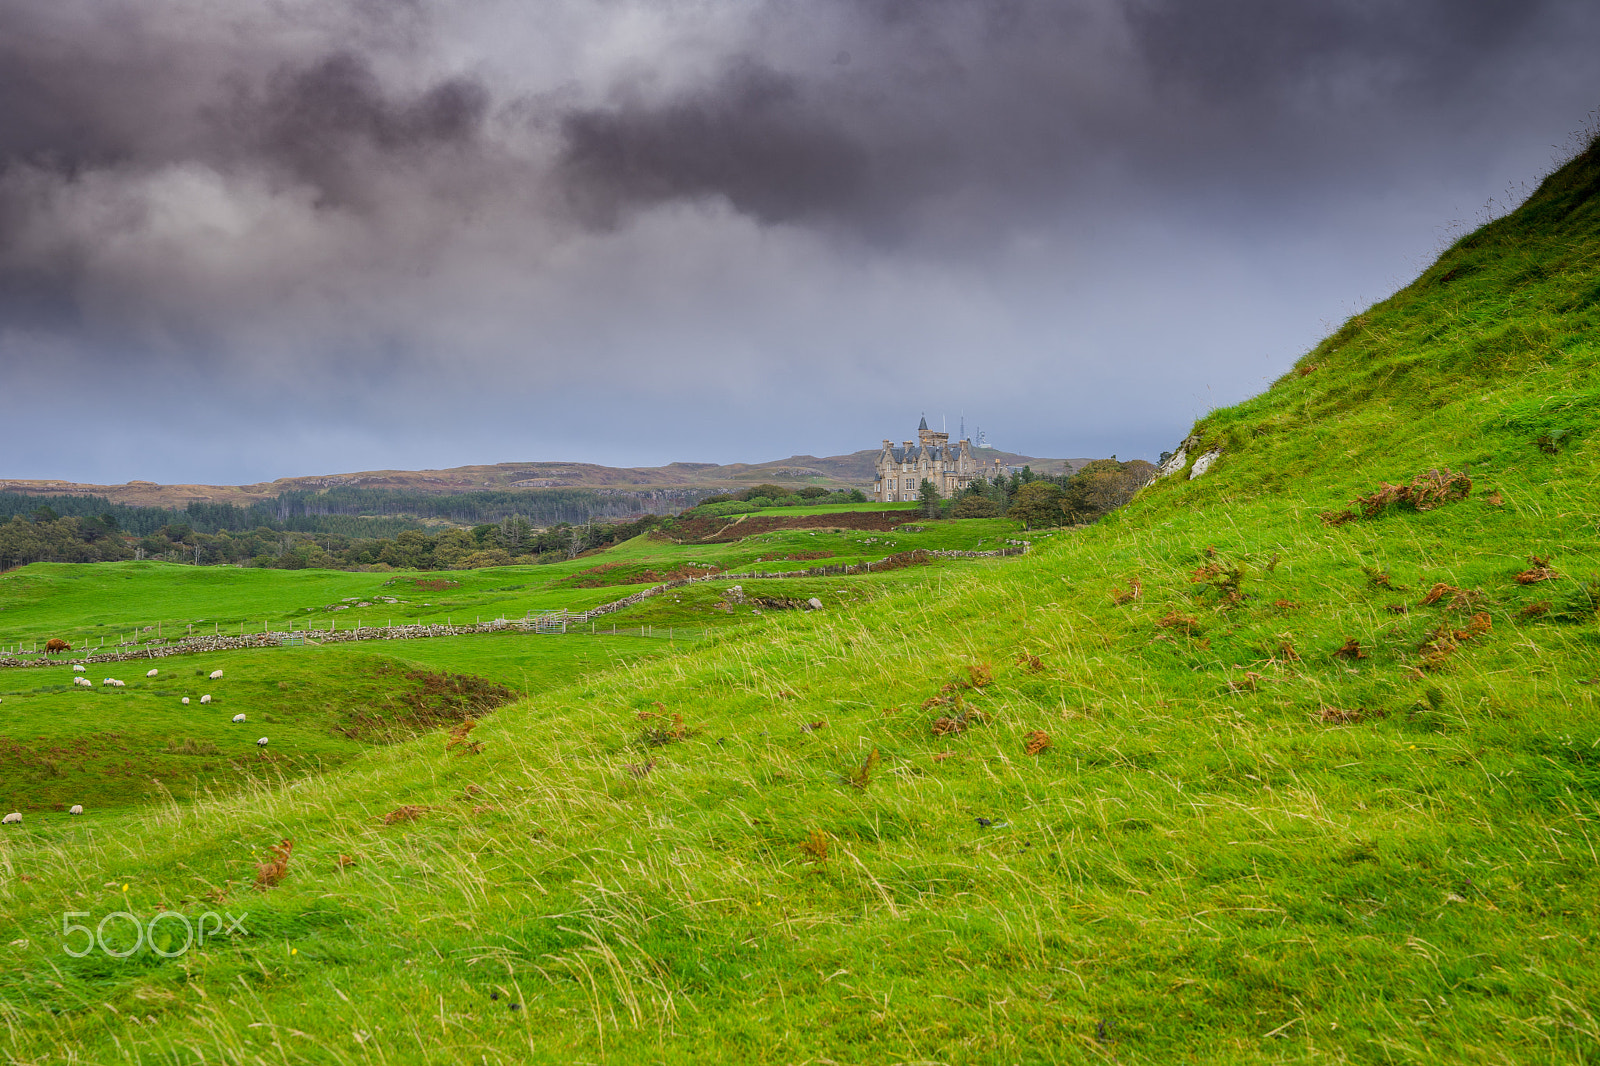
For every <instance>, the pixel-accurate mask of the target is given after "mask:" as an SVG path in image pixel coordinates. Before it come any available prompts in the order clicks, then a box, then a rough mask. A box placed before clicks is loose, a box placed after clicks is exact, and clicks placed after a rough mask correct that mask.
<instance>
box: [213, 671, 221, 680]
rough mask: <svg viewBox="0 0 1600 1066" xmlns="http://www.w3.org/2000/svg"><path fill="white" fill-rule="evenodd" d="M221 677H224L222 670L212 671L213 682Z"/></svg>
mask: <svg viewBox="0 0 1600 1066" xmlns="http://www.w3.org/2000/svg"><path fill="white" fill-rule="evenodd" d="M221 676H222V671H221V670H213V671H211V680H213V681H215V680H217V679H218V678H220V677H221Z"/></svg>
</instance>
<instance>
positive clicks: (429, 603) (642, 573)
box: [0, 508, 1049, 653]
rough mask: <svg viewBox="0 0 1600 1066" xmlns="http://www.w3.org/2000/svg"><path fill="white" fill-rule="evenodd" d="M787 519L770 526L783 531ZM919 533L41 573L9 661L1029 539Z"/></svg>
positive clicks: (23, 599) (1007, 530)
mask: <svg viewBox="0 0 1600 1066" xmlns="http://www.w3.org/2000/svg"><path fill="white" fill-rule="evenodd" d="M791 510H792V509H788V508H785V509H781V510H779V509H775V510H774V511H773V512H772V513H775V514H778V515H779V517H787V516H788V515H789V513H790V511H791ZM913 524H914V525H915V526H916V527H917V528H916V529H915V530H914V531H900V530H895V531H893V532H888V533H884V532H863V531H858V530H830V529H828V528H822V529H813V530H798V529H796V530H775V531H772V532H767V533H762V534H759V535H756V536H751V537H746V538H743V539H739V540H732V541H729V542H725V543H713V544H698V543H690V544H678V543H674V542H673V541H671V540H670V539H666V538H663V537H651V536H641V537H635V538H634V539H632V540H629V541H626V542H624V543H622V544H618V545H615V546H613V547H610V548H607V549H605V550H604V551H600V552H594V553H591V554H587V555H584V556H580V557H578V558H576V559H571V560H567V561H564V562H559V563H551V564H546V565H540V566H508V567H492V568H484V569H480V570H454V571H448V572H430V573H426V574H418V573H414V572H405V571H401V572H388V573H373V572H368V573H362V572H347V571H338V570H284V571H276V570H266V569H255V568H244V567H228V566H207V567H196V566H185V565H183V564H180V563H168V562H152V561H141V562H116V563H100V564H94V565H76V564H71V563H40V564H35V565H32V566H28V567H24V568H21V569H19V570H15V571H12V572H10V573H8V574H5V575H0V653H3V652H4V651H8V650H11V649H15V648H19V647H20V648H23V649H32V648H34V647H41V648H42V646H43V644H44V641H45V640H47V639H49V638H50V637H60V638H62V639H64V640H67V641H69V642H70V643H72V644H73V647H74V650H75V651H77V652H80V653H81V652H82V651H83V650H84V649H85V648H87V649H89V650H90V651H91V652H93V651H97V650H99V649H100V648H102V647H104V648H107V649H110V648H112V647H113V646H115V645H116V644H118V643H121V642H125V641H144V640H150V639H155V638H156V637H157V636H158V635H159V636H161V637H163V638H175V637H182V636H185V635H187V634H189V633H191V632H193V633H199V634H206V633H224V634H235V635H237V634H240V633H246V634H247V633H259V632H264V631H273V632H277V631H284V630H289V629H291V628H292V629H312V630H316V629H322V630H326V629H328V628H329V627H330V626H331V627H336V628H339V629H349V628H354V627H355V626H357V625H365V626H385V625H390V624H395V625H404V624H408V623H413V622H454V623H457V624H465V623H471V622H475V621H489V620H492V619H495V618H521V617H524V616H526V615H528V614H530V613H532V614H537V613H539V612H541V611H547V610H556V609H560V608H566V609H568V610H573V611H581V610H585V609H588V608H590V607H595V606H598V605H600V604H602V603H609V602H611V601H613V600H617V599H620V598H622V597H623V596H626V595H628V594H629V593H630V592H634V591H637V589H636V588H622V589H620V590H619V588H618V586H623V585H637V586H641V587H643V586H648V585H651V584H658V583H660V582H662V581H665V580H667V579H669V578H670V577H674V576H686V575H699V574H714V573H716V572H718V571H735V572H751V571H754V572H766V573H779V572H785V571H795V570H804V569H807V568H810V567H814V566H819V565H829V566H833V565H851V564H858V563H863V562H870V561H875V560H878V559H882V558H884V557H885V556H888V555H892V554H895V553H899V552H906V551H912V550H915V549H918V548H923V549H934V550H979V551H988V550H994V549H998V548H1001V547H1004V546H1005V542H1006V541H1007V540H1008V539H1015V538H1017V537H1020V536H1021V535H1022V534H1020V533H1019V532H1018V531H1019V530H1020V528H1021V526H1020V525H1019V524H1018V523H1015V522H1007V521H1005V520H996V519H987V520H967V521H948V520H945V521H919V522H916V523H913ZM1045 535H1046V536H1048V535H1049V534H1045ZM1028 536H1029V538H1030V539H1034V540H1037V539H1038V538H1039V534H1029V535H1028ZM774 594H775V595H777V594H779V593H774ZM701 621H702V624H704V623H706V622H710V623H712V624H714V623H715V620H714V619H709V618H707V619H702V620H701Z"/></svg>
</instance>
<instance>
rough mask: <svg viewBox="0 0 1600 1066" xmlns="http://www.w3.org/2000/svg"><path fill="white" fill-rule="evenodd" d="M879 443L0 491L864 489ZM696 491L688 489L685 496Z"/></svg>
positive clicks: (228, 498) (1045, 467)
mask: <svg viewBox="0 0 1600 1066" xmlns="http://www.w3.org/2000/svg"><path fill="white" fill-rule="evenodd" d="M976 454H977V455H978V456H979V459H980V462H981V463H982V465H984V466H985V467H988V466H991V465H993V462H994V460H995V459H999V460H1000V462H1001V464H1002V465H1003V466H1008V467H1010V466H1031V467H1032V468H1033V470H1034V472H1036V473H1041V474H1061V473H1066V472H1069V471H1072V470H1076V469H1078V468H1079V467H1082V466H1083V465H1084V464H1085V463H1087V462H1089V460H1088V459H1048V458H1040V457H1038V456H1030V455H1019V454H1017V453H1015V452H1002V451H997V450H995V449H993V448H981V449H977V452H976ZM877 456H878V450H877V449H876V448H869V449H863V450H862V451H859V452H852V453H850V454H849V455H832V456H828V457H826V458H820V459H819V458H817V457H816V456H814V455H792V456H790V457H789V458H787V459H776V460H773V461H771V462H766V463H730V464H727V465H719V464H717V463H688V462H682V463H669V464H668V465H666V466H650V467H615V466H600V465H597V464H595V463H570V462H529V463H495V464H493V465H484V466H457V467H450V468H449V469H445V470H366V471H361V472H358V473H350V474H315V475H309V476H303V477H284V478H278V479H277V480H275V481H263V482H258V483H256V484H253V485H161V484H157V483H156V482H153V481H130V482H128V483H127V484H125V485H90V484H82V483H78V482H72V481H52V480H16V479H13V480H0V492H15V493H25V494H28V495H34V496H76V495H93V496H104V497H105V498H106V499H108V500H110V501H111V502H112V503H120V504H126V505H128V506H131V507H177V508H182V507H185V506H187V505H188V504H189V503H191V502H196V501H198V502H203V503H228V504H233V505H235V506H238V507H249V506H250V505H251V504H256V503H266V502H268V501H271V500H275V499H277V498H278V497H279V496H280V495H281V494H283V493H286V492H320V491H323V490H326V489H332V488H339V487H345V486H349V487H359V488H364V489H388V490H401V491H405V492H410V493H418V492H421V493H429V494H449V493H464V492H482V491H484V490H500V491H505V490H511V491H515V490H519V489H526V490H530V491H536V490H540V489H593V490H604V491H606V492H607V493H608V494H609V493H640V494H649V495H659V494H660V493H662V492H663V491H666V492H668V494H669V495H671V494H672V493H671V490H675V489H676V490H700V489H704V490H711V491H718V490H728V489H737V488H743V487H745V486H748V485H754V484H759V483H760V482H764V481H770V482H773V483H775V484H779V485H789V484H793V485H823V486H825V487H827V488H866V487H867V486H868V485H869V484H870V482H871V481H872V475H873V463H874V461H875V460H876V459H877ZM692 495H693V493H692V492H689V491H684V496H685V497H689V496H692Z"/></svg>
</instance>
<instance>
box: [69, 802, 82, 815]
mask: <svg viewBox="0 0 1600 1066" xmlns="http://www.w3.org/2000/svg"><path fill="white" fill-rule="evenodd" d="M67 813H68V814H82V813H83V804H81V803H74V804H73V805H72V809H71V810H69V811H68V812H67Z"/></svg>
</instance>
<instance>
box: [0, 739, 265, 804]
mask: <svg viewBox="0 0 1600 1066" xmlns="http://www.w3.org/2000/svg"><path fill="white" fill-rule="evenodd" d="M266 746H267V738H266V737H262V738H261V739H260V740H258V741H256V747H258V748H264V747H266ZM19 820H20V819H19Z"/></svg>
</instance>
